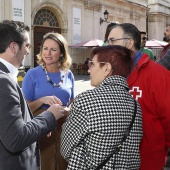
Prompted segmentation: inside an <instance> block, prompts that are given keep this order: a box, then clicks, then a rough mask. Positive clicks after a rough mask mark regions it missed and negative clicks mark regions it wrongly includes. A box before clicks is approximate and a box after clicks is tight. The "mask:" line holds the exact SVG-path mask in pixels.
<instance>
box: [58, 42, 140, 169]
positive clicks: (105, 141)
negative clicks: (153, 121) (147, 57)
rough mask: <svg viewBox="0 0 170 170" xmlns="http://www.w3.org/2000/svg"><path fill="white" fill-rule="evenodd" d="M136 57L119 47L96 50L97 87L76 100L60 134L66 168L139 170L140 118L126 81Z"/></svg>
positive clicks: (91, 68) (92, 74)
mask: <svg viewBox="0 0 170 170" xmlns="http://www.w3.org/2000/svg"><path fill="white" fill-rule="evenodd" d="M132 53H133V52H132V51H131V50H129V49H127V48H126V47H121V46H117V45H115V46H103V47H97V48H95V49H93V51H92V53H91V60H90V61H89V70H88V72H89V73H90V81H91V85H92V86H95V87H96V88H94V89H92V90H88V91H86V92H83V93H82V94H79V95H78V96H77V97H76V98H75V100H74V102H73V104H72V106H71V110H70V115H69V117H68V119H67V122H66V123H65V124H64V125H63V129H62V138H61V154H62V155H63V157H64V158H65V159H66V160H67V161H68V169H79V170H87V169H89V170H92V169H95V170H98V169H108V170H113V169H117V170H118V169H123V170H125V169H128V170H130V169H131V170H132V169H134V170H137V169H139V167H140V154H139V145H140V141H141V138H142V134H143V133H142V113H141V109H140V106H139V104H137V107H135V103H136V102H135V100H134V99H133V98H132V96H131V95H130V93H129V87H128V85H127V82H126V78H127V77H128V75H129V74H130V72H131V68H132V65H133V62H132V59H131V55H132ZM135 108H136V111H135ZM135 113H136V116H134V115H135ZM132 119H133V120H134V122H133V121H132ZM132 122H133V123H132ZM130 125H132V126H130ZM129 127H132V128H131V130H129V135H128V132H127V129H128V128H129ZM122 141H123V142H122ZM118 148H119V149H120V150H119V151H118V153H117V154H114V152H113V151H115V149H118ZM102 163H103V164H102Z"/></svg>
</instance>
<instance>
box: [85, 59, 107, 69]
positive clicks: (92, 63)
mask: <svg viewBox="0 0 170 170" xmlns="http://www.w3.org/2000/svg"><path fill="white" fill-rule="evenodd" d="M94 63H101V64H106V63H107V62H97V61H96V62H94V61H89V62H88V67H89V68H92V67H94Z"/></svg>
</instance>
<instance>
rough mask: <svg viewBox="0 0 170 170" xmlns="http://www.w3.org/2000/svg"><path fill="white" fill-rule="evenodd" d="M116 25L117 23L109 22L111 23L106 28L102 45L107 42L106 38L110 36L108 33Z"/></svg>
mask: <svg viewBox="0 0 170 170" xmlns="http://www.w3.org/2000/svg"><path fill="white" fill-rule="evenodd" d="M116 24H117V23H113V22H111V23H110V24H109V25H108V26H107V28H106V32H105V36H104V43H105V42H106V41H107V39H108V36H109V34H110V31H111V30H112V29H113V28H114V26H115V25H116Z"/></svg>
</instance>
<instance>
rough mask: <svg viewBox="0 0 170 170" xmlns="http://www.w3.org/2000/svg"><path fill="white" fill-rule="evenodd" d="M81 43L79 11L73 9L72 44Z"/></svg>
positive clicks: (78, 9)
mask: <svg viewBox="0 0 170 170" xmlns="http://www.w3.org/2000/svg"><path fill="white" fill-rule="evenodd" d="M80 42H81V9H80V8H73V44H77V43H80Z"/></svg>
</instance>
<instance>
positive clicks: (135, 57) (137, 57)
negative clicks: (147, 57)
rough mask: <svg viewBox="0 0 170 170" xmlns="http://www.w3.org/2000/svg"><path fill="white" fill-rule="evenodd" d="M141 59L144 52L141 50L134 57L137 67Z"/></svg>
mask: <svg viewBox="0 0 170 170" xmlns="http://www.w3.org/2000/svg"><path fill="white" fill-rule="evenodd" d="M141 57H142V51H141V50H139V51H138V52H137V53H136V54H135V56H134V62H135V65H137V64H138V61H139V60H140V58H141Z"/></svg>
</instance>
